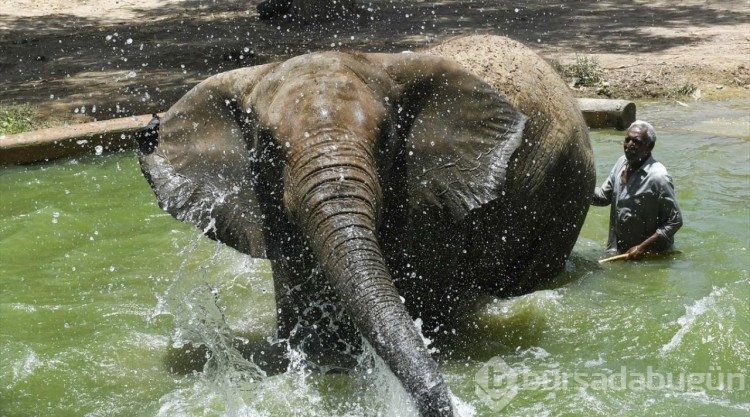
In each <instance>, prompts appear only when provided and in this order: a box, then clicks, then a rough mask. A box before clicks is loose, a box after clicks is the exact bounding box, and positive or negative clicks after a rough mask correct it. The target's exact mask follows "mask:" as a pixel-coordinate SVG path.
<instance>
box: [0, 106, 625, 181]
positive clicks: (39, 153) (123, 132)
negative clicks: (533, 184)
mask: <svg viewBox="0 0 750 417" xmlns="http://www.w3.org/2000/svg"><path fill="white" fill-rule="evenodd" d="M578 107H579V108H580V109H581V112H582V113H583V118H584V119H585V120H586V124H587V125H588V126H589V127H590V128H615V129H620V130H623V129H627V127H628V126H630V124H631V123H633V122H634V121H635V104H633V102H631V101H627V100H606V99H594V98H581V99H578ZM162 115H163V114H160V116H162ZM151 117H152V116H150V115H141V116H131V117H123V118H121V119H111V120H102V121H100V122H92V123H81V124H76V125H71V126H68V127H55V128H50V129H41V130H35V131H33V132H26V133H19V134H17V135H6V136H0V166H8V165H21V164H30V163H34V162H44V161H51V160H53V159H57V158H62V157H65V156H73V155H84V154H101V153H106V152H114V151H119V150H123V149H133V148H135V147H136V146H137V143H136V141H135V138H134V137H133V135H134V134H135V133H136V132H138V131H139V130H141V129H143V128H144V127H145V126H146V125H147V124H148V122H149V121H150V120H151Z"/></svg>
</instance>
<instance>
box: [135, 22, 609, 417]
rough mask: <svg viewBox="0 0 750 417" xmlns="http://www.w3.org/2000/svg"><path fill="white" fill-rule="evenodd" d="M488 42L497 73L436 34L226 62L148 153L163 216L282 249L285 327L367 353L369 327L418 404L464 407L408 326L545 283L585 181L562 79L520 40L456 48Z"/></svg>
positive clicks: (190, 96)
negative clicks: (397, 46) (424, 41)
mask: <svg viewBox="0 0 750 417" xmlns="http://www.w3.org/2000/svg"><path fill="white" fill-rule="evenodd" d="M480 41H481V42H482V44H484V45H486V44H488V42H489V44H490V45H493V46H492V47H493V48H495V52H496V54H497V59H496V62H494V61H493V62H490V63H489V67H488V64H487V63H476V62H473V61H472V59H471V57H467V56H465V54H464V55H462V54H460V53H454V52H455V50H463V49H461V48H458V49H454V50H452V49H451V48H450V45H445V49H442V50H441V49H440V48H436V49H434V50H432V51H427V52H425V53H419V54H346V53H339V52H323V53H313V54H308V55H303V56H299V57H296V58H292V59H290V60H288V61H285V62H281V63H273V64H267V65H262V66H257V67H252V68H243V69H238V70H235V71H231V72H227V73H223V74H219V75H216V76H213V77H211V78H209V79H207V80H205V81H204V82H202V83H200V84H199V85H198V86H196V87H195V88H194V89H193V90H191V91H190V92H189V93H187V94H186V95H185V96H184V97H183V98H182V99H181V100H180V101H179V102H177V103H176V104H175V105H174V106H173V107H172V108H171V109H170V110H169V111H168V112H167V114H166V115H165V117H164V119H163V120H162V123H161V125H160V126H159V132H158V139H154V138H152V139H149V141H150V142H149V146H141V149H144V150H145V151H144V152H143V153H142V155H141V156H140V161H141V165H142V169H143V172H144V174H145V176H146V178H147V179H148V181H149V182H150V184H151V185H152V187H153V188H154V190H155V192H156V195H157V197H158V200H159V204H160V205H161V206H162V207H163V208H164V209H165V210H167V211H168V212H169V213H171V214H172V215H173V216H175V217H176V218H178V219H180V220H183V221H186V222H190V223H193V224H195V225H197V226H198V227H200V228H201V229H202V230H204V232H205V233H206V234H207V235H208V236H210V237H211V238H213V239H216V240H219V241H221V242H223V243H226V244H227V245H230V246H232V247H234V248H236V249H237V250H239V251H241V252H244V253H247V254H249V255H251V256H254V257H267V258H269V259H270V260H271V265H272V268H273V274H274V289H275V296H276V303H277V307H278V327H279V329H278V331H279V336H280V337H282V338H289V340H290V341H292V342H293V344H296V345H298V346H300V347H301V348H303V349H311V350H315V349H318V350H320V349H322V350H325V349H331V350H338V351H340V350H344V351H346V350H347V349H350V351H351V348H352V346H355V348H354V351H356V341H357V340H358V336H357V335H358V334H361V335H362V336H364V337H365V338H366V339H367V340H368V341H369V343H370V344H371V345H372V346H373V347H374V349H375V351H376V352H377V354H378V355H379V356H380V357H382V358H383V360H384V361H385V362H386V364H387V365H388V366H389V367H390V369H391V370H392V371H393V372H394V373H395V375H396V376H397V377H398V378H399V380H400V381H401V383H402V384H403V386H404V388H405V389H406V390H407V391H408V392H409V393H410V394H411V396H412V397H413V398H414V400H415V402H416V405H417V407H418V409H419V411H420V413H421V415H423V416H450V415H454V411H453V406H452V402H451V397H450V392H449V389H448V387H447V385H446V383H445V381H444V380H443V377H442V376H441V374H440V372H439V371H438V366H437V364H436V362H435V361H434V360H433V358H432V357H431V356H430V354H429V352H428V351H427V349H426V348H425V346H424V342H423V339H422V336H421V334H420V333H419V331H418V330H417V328H416V327H415V325H414V319H415V318H417V317H419V318H421V319H422V320H423V322H424V323H425V329H440V326H443V325H445V323H448V322H449V321H450V320H451V318H453V317H455V316H457V315H459V314H461V313H462V306H464V305H466V300H467V299H468V297H471V296H473V295H476V294H487V293H490V294H495V295H498V296H504V295H512V294H521V293H525V292H528V291H531V290H532V289H533V288H534V287H535V286H536V285H538V284H541V283H544V282H546V281H549V280H550V279H551V278H552V277H554V275H555V274H557V273H558V272H560V271H561V270H562V268H563V267H564V264H565V261H566V259H567V257H568V256H569V254H570V251H571V250H572V247H573V244H574V243H575V240H576V238H577V235H578V232H579V230H580V228H581V225H582V223H583V220H584V218H585V215H586V211H587V208H588V205H589V196H590V195H591V192H592V190H593V186H594V184H593V183H594V179H595V174H594V167H593V160H592V152H591V147H590V144H589V141H588V134H587V129H586V126H585V124H584V122H583V119H582V116H581V114H580V112H579V111H578V110H577V107H576V105H575V102H574V100H573V98H572V97H571V95H570V94H569V93H568V91H567V88H566V86H565V84H564V83H563V82H562V80H560V79H559V78H558V77H557V76H556V75H555V74H554V71H552V70H551V69H550V68H549V66H548V65H547V64H545V63H544V62H543V61H542V60H541V59H540V58H538V57H537V56H536V55H534V54H533V53H531V52H530V51H529V50H528V49H526V48H524V47H523V46H521V45H519V44H517V43H514V42H512V41H509V40H506V39H503V38H498V37H483V38H482V39H481V40H476V39H472V37H469V38H463V39H459V40H457V41H455V42H459V43H460V42H466V45H472V44H476V43H477V42H480ZM456 45H458V44H456ZM441 55H444V56H449V57H453V58H455V59H456V60H457V61H458V62H456V61H454V60H453V59H448V58H445V57H443V56H441ZM459 62H460V63H459ZM473 65H478V66H480V67H481V68H472V66H473ZM493 65H495V66H494V67H493ZM470 71H474V72H475V73H478V74H481V73H482V71H485V74H482V76H483V77H485V78H487V79H490V78H492V77H495V78H493V79H492V83H493V85H490V84H488V83H487V82H485V81H484V80H483V79H481V78H479V77H478V76H476V75H473V74H472V72H470ZM488 71H489V72H488ZM493 74H494V75H493ZM498 74H499V75H501V76H500V77H499V78H498ZM311 277H312V278H311ZM401 297H403V298H401ZM404 300H405V301H404ZM331 306H334V307H331ZM331 309H333V311H329V310H331ZM332 314H333V315H332ZM334 316H337V317H338V319H337V320H336V323H335V324H334V325H332V323H331V317H334ZM437 331H438V332H440V330H437ZM353 336H354V337H353ZM342 337H343V339H344V340H349V341H351V343H350V344H347V343H342V341H341V338H342Z"/></svg>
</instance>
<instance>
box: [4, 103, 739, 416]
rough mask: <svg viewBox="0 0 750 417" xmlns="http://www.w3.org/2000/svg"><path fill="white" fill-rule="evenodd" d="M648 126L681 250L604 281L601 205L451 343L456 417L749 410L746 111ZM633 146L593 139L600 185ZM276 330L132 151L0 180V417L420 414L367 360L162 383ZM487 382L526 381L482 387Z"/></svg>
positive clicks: (715, 111) (661, 114)
mask: <svg viewBox="0 0 750 417" xmlns="http://www.w3.org/2000/svg"><path fill="white" fill-rule="evenodd" d="M639 116H640V117H642V118H644V119H647V120H649V121H651V122H652V123H653V124H654V125H655V126H656V128H657V132H658V134H659V138H658V143H657V148H656V151H655V156H656V158H657V159H658V160H660V161H662V162H663V163H664V164H665V165H666V166H667V167H668V169H669V170H670V172H671V174H672V175H673V177H674V180H675V185H676V188H677V195H678V198H679V201H680V204H681V206H682V209H683V213H684V217H685V226H684V227H683V229H682V230H681V231H680V232H679V233H678V235H677V244H678V247H679V249H680V250H682V252H683V254H682V255H679V256H676V257H673V258H670V259H658V260H651V261H648V262H639V263H613V264H608V265H605V266H603V267H599V266H598V265H597V263H596V260H597V259H599V258H600V257H601V256H602V255H603V253H602V251H603V248H604V244H605V240H606V236H607V221H608V209H607V208H592V210H591V211H590V213H589V216H588V218H587V220H586V224H585V225H584V228H583V231H582V234H581V237H580V239H579V241H578V244H577V246H576V249H575V251H574V254H573V259H572V261H571V262H569V265H568V268H567V271H566V272H565V274H564V276H563V277H562V279H561V286H559V287H557V288H553V289H547V290H542V291H538V292H535V293H533V294H529V295H527V296H523V297H519V298H516V299H511V300H497V301H495V302H490V303H488V304H487V305H486V306H485V307H484V308H483V311H482V313H481V318H482V323H483V324H484V325H485V326H484V327H483V328H481V329H479V330H472V331H468V330H462V329H457V334H456V337H457V338H464V339H465V340H466V341H467V344H468V345H469V347H468V348H466V349H462V350H460V351H454V352H452V353H451V354H450V355H447V354H445V353H444V354H443V355H442V356H441V357H440V362H441V368H442V370H443V372H444V374H445V376H446V378H447V380H448V381H449V384H450V386H451V388H452V391H453V392H454V394H455V395H456V397H457V402H458V407H459V411H460V414H461V415H463V416H493V415H522V416H537V415H550V416H611V415H625V416H747V415H748V414H749V413H750V392H749V391H748V389H750V380H748V377H747V376H748V364H749V363H750V347H749V346H748V343H749V342H750V302H748V300H750V273H749V272H748V270H750V261H748V258H749V257H748V248H749V247H750V205H749V204H748V202H749V201H750V101H735V102H728V103H710V104H691V105H690V107H683V106H680V105H672V104H650V103H644V104H642V105H640V106H639ZM622 137H623V133H622V132H615V131H598V132H594V133H593V134H592V140H593V144H594V149H595V153H596V158H597V172H598V174H599V179H598V182H601V180H602V178H603V176H604V175H606V174H607V173H608V172H609V170H610V168H611V166H612V164H613V163H614V161H615V160H616V158H617V157H618V156H619V155H620V154H621V152H622V148H621V145H620V144H621V140H622ZM273 317H274V316H273V295H272V285H271V283H270V273H269V271H268V264H267V262H265V261H262V260H253V259H248V258H245V257H243V256H241V255H239V254H237V253H235V252H233V251H232V250H228V249H226V248H223V247H221V246H218V245H216V244H214V243H213V242H211V241H210V240H208V239H207V238H203V237H201V236H200V234H199V232H198V231H197V230H196V229H194V228H193V227H192V226H189V225H186V224H182V223H180V222H178V221H176V220H174V219H172V218H171V217H170V216H168V215H166V214H164V213H163V212H162V211H160V210H159V208H158V207H157V205H156V203H155V198H154V197H153V195H152V193H151V190H150V189H149V187H148V185H147V184H146V181H145V180H143V178H142V177H141V175H140V171H139V168H138V165H137V162H136V158H135V156H134V155H133V154H131V153H125V154H119V155H109V156H100V157H96V156H91V157H85V158H78V159H75V160H62V161H58V162H55V163H53V164H47V165H39V166H31V167H16V168H6V169H3V170H0V416H47V415H50V416H284V415H301V416H371V415H383V416H399V415H407V416H408V415H413V411H409V404H408V400H407V396H406V395H405V394H404V393H403V392H402V390H401V389H400V388H399V386H398V384H397V383H396V382H395V381H394V379H393V377H392V376H391V375H390V374H389V373H388V372H387V371H384V370H383V368H382V365H381V364H379V363H378V362H377V361H373V360H371V359H372V358H370V357H367V356H365V357H363V359H362V364H361V366H360V367H359V368H358V370H357V371H355V372H353V373H351V374H349V375H343V374H338V375H321V374H319V373H316V372H310V371H308V370H307V369H306V368H305V367H304V366H301V365H300V363H301V362H302V361H301V360H300V358H299V357H295V358H294V359H295V360H294V361H293V365H292V369H290V370H289V371H288V372H286V373H283V374H281V375H276V376H270V377H266V378H258V376H257V374H256V373H255V372H254V370H253V368H252V366H251V364H249V363H247V362H244V361H242V360H241V358H238V357H237V356H236V355H233V354H232V352H231V351H229V350H228V351H227V352H228V353H227V354H226V355H219V357H217V361H216V362H215V363H214V364H213V366H212V367H211V368H210V369H208V370H207V372H205V373H203V374H198V375H188V376H181V375H176V374H173V373H171V372H169V371H168V370H167V369H166V367H165V364H164V361H163V357H164V352H165V351H166V348H167V345H168V344H169V343H170V340H171V338H172V337H173V336H176V337H178V338H181V339H186V340H200V341H203V342H206V343H209V344H212V345H213V346H218V347H222V346H225V345H223V343H224V341H225V338H226V335H227V334H228V332H229V331H230V329H231V330H232V331H241V332H243V333H246V334H249V335H250V336H251V337H255V338H262V337H266V336H268V335H270V334H271V333H272V331H273V320H274V318H273ZM493 358H494V359H493ZM499 360H502V361H504V364H503V366H505V367H506V368H502V367H501V368H498V366H499V365H498V362H497V361H499ZM488 369H501V370H502V369H505V370H506V371H507V370H508V369H511V371H508V372H506V373H505V375H506V376H507V375H511V376H512V377H513V378H512V379H513V380H512V381H510V382H513V384H511V385H508V384H506V382H507V380H502V379H500V378H496V379H495V380H493V382H494V383H495V385H494V386H488V384H487V381H488V380H487V378H484V379H483V378H482V377H479V378H477V377H476V375H477V373H480V375H485V374H482V373H481V372H482V370H484V371H485V373H486V371H487V370H488ZM667 378H669V379H667ZM668 381H669V382H671V385H670V384H668V383H667V382H668ZM667 385H670V386H667ZM509 386H510V387H514V389H515V390H513V389H511V390H507V388H508V387H509ZM495 387H499V388H497V389H494V388H495ZM478 388H479V390H478ZM478 392H479V394H478ZM482 393H490V394H492V395H493V396H490V397H487V396H486V395H485V396H482ZM503 401H504V402H503ZM505 403H507V405H506V404H505ZM501 406H504V407H502V408H501ZM493 408H494V409H495V410H494V411H493Z"/></svg>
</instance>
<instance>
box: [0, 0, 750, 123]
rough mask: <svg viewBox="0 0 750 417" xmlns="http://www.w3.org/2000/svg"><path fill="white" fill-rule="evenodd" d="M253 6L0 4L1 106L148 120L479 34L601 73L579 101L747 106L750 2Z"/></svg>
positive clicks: (62, 0)
mask: <svg viewBox="0 0 750 417" xmlns="http://www.w3.org/2000/svg"><path fill="white" fill-rule="evenodd" d="M258 2H259V1H247V0H245V1H240V0H45V1H39V0H0V105H2V106H10V105H21V104H31V105H32V106H36V107H38V109H39V115H40V117H42V118H45V119H52V120H57V121H58V122H62V121H65V122H77V121H88V120H93V119H98V120H102V119H108V118H113V117H122V116H127V115H131V114H145V113H151V112H155V111H163V110H165V109H167V108H168V107H169V106H170V105H171V104H172V103H174V101H175V100H177V99H178V98H179V97H180V96H181V95H182V94H184V93H185V92H186V91H187V90H188V89H189V88H190V87H192V86H193V85H195V84H196V83H197V82H199V81H200V80H202V79H204V78H206V77H208V76H210V75H212V74H215V73H218V72H222V71H227V70H230V69H234V68H238V67H241V66H249V65H256V64H261V63H265V62H269V61H273V60H280V59H283V58H287V57H290V56H294V55H299V54H302V53H306V52H310V51H317V50H330V49H337V50H361V51H379V52H395V51H403V50H418V49H420V48H424V47H426V46H430V45H434V44H435V43H439V42H441V41H442V40H444V39H446V38H450V37H454V36H460V35H463V34H475V33H483V34H496V35H504V36H508V37H510V38H513V39H516V40H519V41H521V42H523V43H525V44H527V45H529V46H531V47H532V48H533V49H535V50H536V51H537V52H538V53H539V54H541V55H542V56H543V57H545V58H546V59H548V60H549V61H550V62H553V61H556V62H559V63H560V64H562V65H570V64H573V63H575V62H576V61H577V60H579V59H582V58H584V59H588V60H596V62H598V64H599V66H600V67H601V68H602V69H603V83H600V84H599V85H598V86H594V87H586V88H580V87H579V88H577V89H576V95H577V96H580V97H597V96H602V97H611V98H625V99H631V100H632V99H643V98H654V97H657V98H661V99H673V100H682V101H689V100H695V99H700V100H711V99H724V98H732V97H748V96H750V0H679V1H668V0H655V1H654V0H647V1H640V0H617V1H595V0H589V1H583V0H528V1H523V2H521V1H518V2H510V1H502V0H493V1H489V0H484V1H482V0H479V1H436V2H430V1H422V0H411V1H409V0H404V1H396V0H381V1H376V0H373V1H364V0H359V1H358V2H357V3H358V5H359V6H361V7H362V9H361V13H360V15H359V16H358V18H355V19H353V20H345V21H334V22H328V23H322V24H312V25H301V24H298V23H296V22H294V21H292V20H291V19H288V18H278V19H274V20H270V21H261V20H259V18H258V16H257V13H256V11H255V6H256V5H257V3H258ZM571 84H572V83H571ZM680 89H682V90H685V89H687V90H688V91H689V90H695V91H693V92H692V94H691V95H686V96H679V95H678V91H679V90H680Z"/></svg>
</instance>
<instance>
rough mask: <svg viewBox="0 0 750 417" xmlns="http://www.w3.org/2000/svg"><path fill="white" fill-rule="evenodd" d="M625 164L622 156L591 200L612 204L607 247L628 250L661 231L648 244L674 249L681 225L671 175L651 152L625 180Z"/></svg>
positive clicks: (658, 248) (662, 249)
mask: <svg viewBox="0 0 750 417" xmlns="http://www.w3.org/2000/svg"><path fill="white" fill-rule="evenodd" d="M626 168H627V160H626V159H625V156H622V157H620V159H618V160H617V163H616V164H615V166H614V168H612V171H611V172H610V173H609V177H607V179H606V180H605V181H604V183H603V184H602V186H601V187H598V188H596V190H595V191H594V201H593V202H592V204H594V205H597V206H607V205H610V204H611V206H612V207H611V209H610V214H609V240H608V242H607V250H617V251H618V252H625V251H627V250H628V249H630V248H632V247H633V246H636V245H638V244H640V243H642V242H643V241H644V240H646V239H648V238H649V237H650V236H652V235H653V234H654V233H658V234H659V237H660V239H658V240H657V241H656V242H654V243H652V244H651V245H650V246H649V247H648V250H649V251H654V252H657V251H666V250H672V249H673V248H674V235H675V233H677V230H679V229H680V227H681V226H682V213H681V212H680V206H679V205H678V204H677V198H676V197H675V193H674V186H673V185H672V177H671V176H670V175H669V173H668V172H667V169H666V168H665V167H664V165H662V164H661V163H659V162H657V161H656V160H654V158H653V157H652V156H649V157H648V159H647V160H646V161H644V162H643V165H641V167H640V168H639V169H638V170H637V171H635V172H634V173H632V174H631V175H630V178H628V181H627V183H626V184H623V183H622V181H621V179H622V178H623V176H622V174H623V171H624V170H625V169H626Z"/></svg>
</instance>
